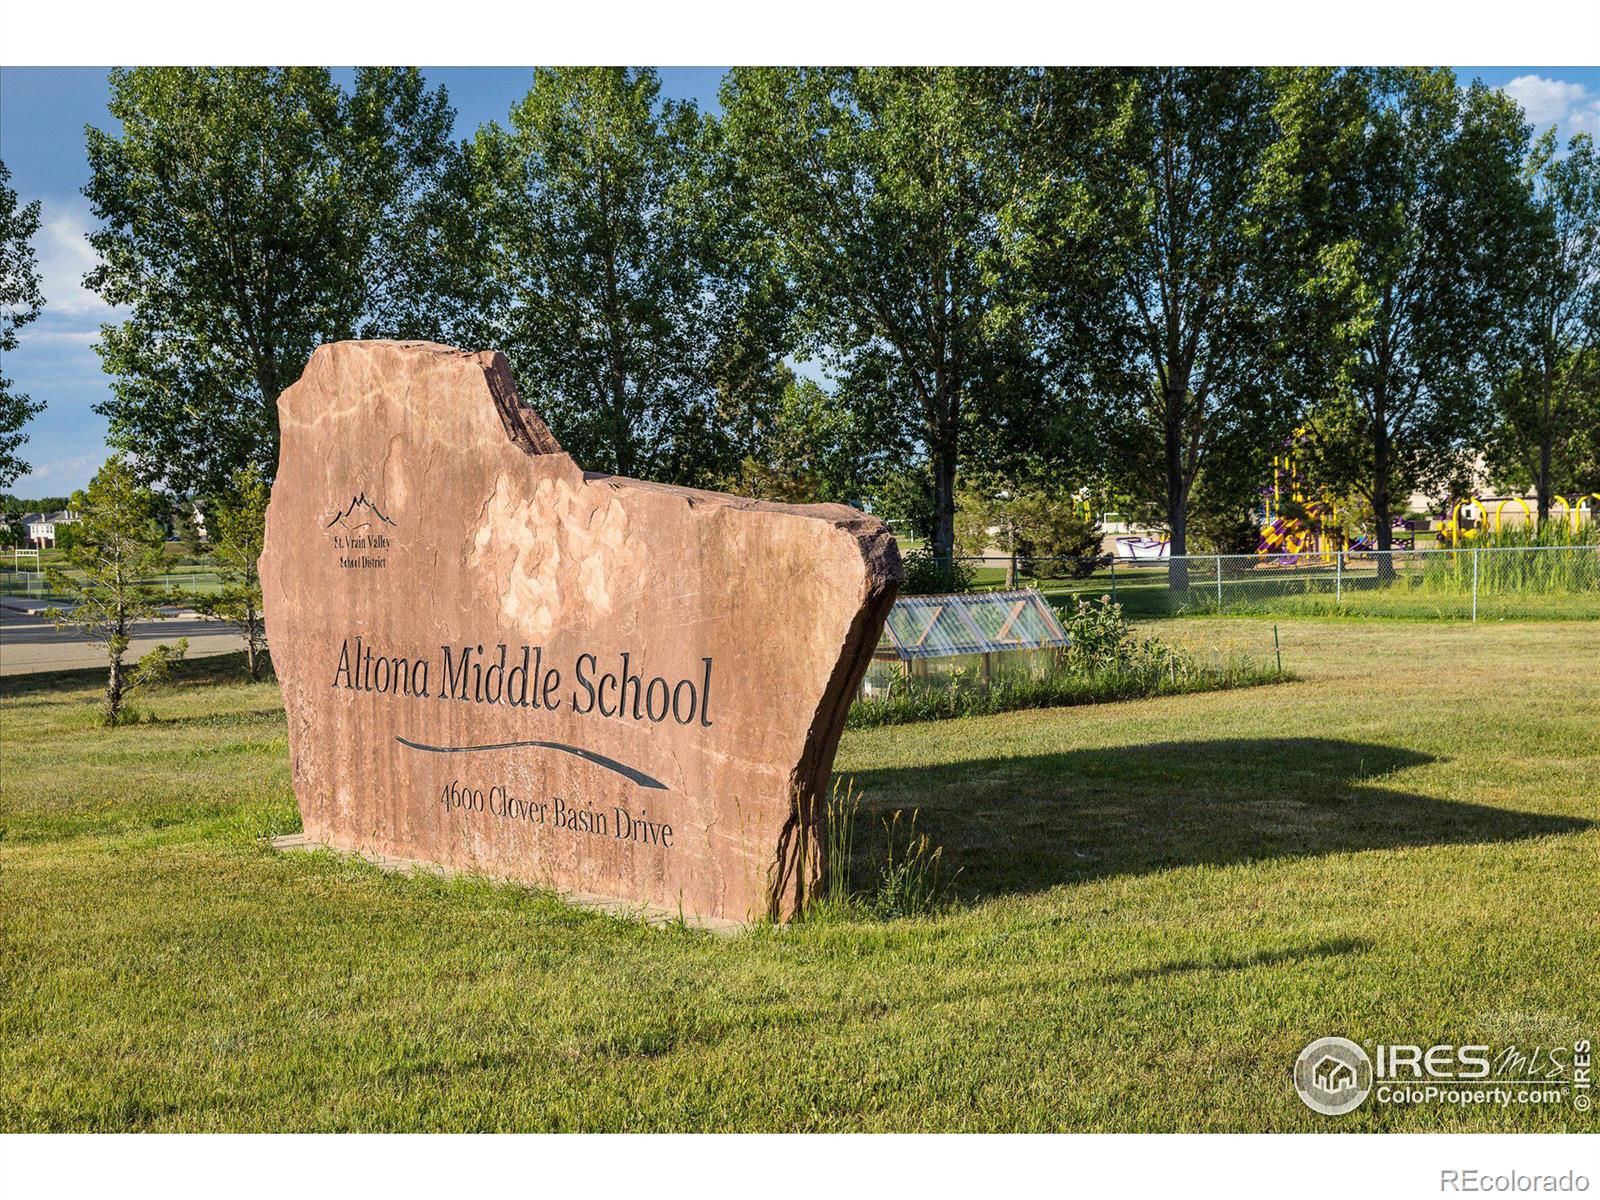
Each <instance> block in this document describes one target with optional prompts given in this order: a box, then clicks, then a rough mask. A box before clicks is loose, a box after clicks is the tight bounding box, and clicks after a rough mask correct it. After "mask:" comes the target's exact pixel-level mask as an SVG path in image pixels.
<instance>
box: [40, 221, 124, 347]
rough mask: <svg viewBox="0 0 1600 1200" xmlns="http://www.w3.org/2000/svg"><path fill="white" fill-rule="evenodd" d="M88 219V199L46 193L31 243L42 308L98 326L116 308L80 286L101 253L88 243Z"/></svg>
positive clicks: (112, 315) (113, 314) (80, 323)
mask: <svg viewBox="0 0 1600 1200" xmlns="http://www.w3.org/2000/svg"><path fill="white" fill-rule="evenodd" d="M91 222H92V218H91V215H90V212H89V206H88V204H87V203H85V202H83V201H72V200H53V199H50V198H48V197H47V198H46V199H45V200H44V201H43V220H42V221H41V223H40V226H39V233H38V237H37V240H36V241H35V243H34V248H35V250H36V251H37V253H38V255H39V275H40V277H41V280H42V286H43V288H44V306H45V311H46V312H48V313H54V314H55V315H57V316H63V317H70V318H73V320H72V324H73V325H75V326H81V327H86V328H94V327H98V326H99V324H100V322H101V321H106V320H113V319H115V317H116V315H117V312H116V310H115V309H113V308H112V307H111V306H110V305H108V304H107V303H106V302H105V301H104V300H102V299H100V297H99V296H98V295H97V294H95V293H94V292H92V291H90V290H89V289H88V288H86V287H84V286H83V276H84V273H85V272H86V271H91V270H93V269H94V268H95V267H96V266H97V265H98V264H99V262H100V256H99V255H98V254H96V253H95V249H94V247H93V246H91V245H90V244H89V237H88V233H89V227H90V224H91Z"/></svg>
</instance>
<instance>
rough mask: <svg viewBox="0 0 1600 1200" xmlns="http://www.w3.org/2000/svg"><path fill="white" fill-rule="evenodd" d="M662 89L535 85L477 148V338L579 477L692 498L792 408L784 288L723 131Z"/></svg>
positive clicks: (559, 75)
mask: <svg viewBox="0 0 1600 1200" xmlns="http://www.w3.org/2000/svg"><path fill="white" fill-rule="evenodd" d="M660 93H661V84H660V80H659V78H658V77H657V75H656V73H655V72H654V71H653V70H634V69H623V68H616V67H583V68H580V67H563V68H556V69H542V70H538V71H536V72H534V78H533V86H532V88H531V90H530V91H529V92H528V94H527V96H526V97H524V98H523V100H521V101H520V102H519V103H518V104H517V105H516V106H515V107H514V108H513V109H512V110H511V114H510V120H509V124H508V125H507V126H501V125H499V124H498V123H490V124H489V125H486V126H484V127H483V128H482V129H480V130H479V131H478V133H477V135H476V137H475V138H474V139H473V140H472V141H471V143H470V144H469V146H468V148H467V172H466V175H465V177H464V178H463V179H462V180H461V184H462V186H464V187H465V188H466V189H467V191H468V194H469V198H468V201H467V203H466V204H465V205H463V206H462V210H461V212H462V214H463V216H464V220H465V225H462V224H460V223H458V224H457V225H456V226H455V227H454V228H455V229H456V230H457V232H458V234H459V236H458V237H456V238H455V242H456V246H455V253H457V254H458V255H464V256H465V257H464V259H463V260H462V261H463V262H464V263H475V264H477V270H476V271H472V270H467V271H463V272H461V276H462V278H463V279H464V280H465V279H467V278H468V277H469V276H474V275H475V276H476V279H475V281H474V284H473V286H474V287H475V289H476V297H477V303H476V306H475V308H473V310H472V311H471V312H470V313H469V315H468V316H467V317H466V318H465V324H466V326H467V329H468V330H469V332H468V333H467V335H466V336H468V337H470V338H472V339H473V340H476V341H478V342H480V343H483V344H488V345H494V346H496V347H498V348H501V349H503V350H504V351H505V352H506V355H507V357H508V358H509V360H510V362H511V365H512V368H513V371H514V372H515V374H516V376H517V382H518V385H519V387H520V389H521V391H522V394H523V397H524V399H526V400H527V401H528V403H529V404H531V405H533V406H534V407H535V408H537V409H538V410H539V412H540V414H541V415H542V416H543V417H544V419H545V420H546V422H547V423H548V424H549V425H550V427H551V430H552V431H553V432H554V433H555V434H556V436H557V438H559V439H560V441H561V443H562V445H563V446H564V447H565V448H566V449H568V450H569V451H570V452H571V453H572V454H573V455H574V456H576V457H577V458H578V460H579V461H580V462H582V463H583V464H584V465H585V466H586V467H590V468H593V469H595V470H604V471H614V472H618V473H620V474H623V475H646V476H649V477H651V478H657V479H667V480H672V481H675V482H680V483H706V482H709V481H711V480H713V479H715V478H717V477H719V476H721V475H723V474H726V473H727V472H729V471H732V470H734V469H736V468H737V466H738V464H739V462H740V460H741V458H742V457H743V455H744V453H745V452H746V451H747V449H748V448H749V444H750V439H751V437H752V436H754V431H755V430H756V429H757V428H758V427H759V425H760V424H761V422H762V421H763V419H764V418H763V415H762V414H763V413H765V412H767V411H768V410H770V409H771V407H772V406H774V405H775V404H776V403H777V398H778V395H779V393H780V390H781V382H780V379H779V375H778V372H777V371H776V370H775V368H776V367H777V365H778V363H779V360H780V359H781V357H782V353H783V349H784V347H783V345H782V329H783V322H782V311H783V288H782V286H781V283H780V281H779V280H778V279H777V277H776V275H775V274H774V273H773V272H772V271H771V269H770V267H769V266H768V265H767V263H766V262H765V260H764V259H763V257H762V256H760V255H758V254H755V253H753V252H752V248H753V243H752V238H751V235H750V233H749V230H750V223H749V218H748V214H747V212H745V211H744V209H743V206H742V205H741V203H740V196H739V193H738V191H737V189H736V188H734V187H732V186H731V184H730V181H729V179H728V176H727V173H726V172H725V170H723V168H722V166H721V163H722V157H721V155H720V153H719V150H718V143H719V140H720V132H719V130H718V128H717V125H716V123H715V122H714V121H711V120H709V119H707V118H703V117H702V116H701V115H700V114H699V113H698V112H697V111H696V109H695V107H694V106H693V105H692V104H683V103H677V102H672V101H663V100H662V99H661V94H660Z"/></svg>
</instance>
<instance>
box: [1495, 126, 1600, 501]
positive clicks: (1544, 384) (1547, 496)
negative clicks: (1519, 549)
mask: <svg viewBox="0 0 1600 1200" xmlns="http://www.w3.org/2000/svg"><path fill="white" fill-rule="evenodd" d="M1525 178H1526V181H1527V184H1528V188H1529V193H1530V194H1529V204H1528V205H1527V207H1526V210H1525V214H1524V218H1523V223H1524V232H1525V234H1526V237H1525V240H1524V241H1523V242H1522V245H1521V247H1520V249H1521V255H1520V259H1521V261H1520V264H1519V265H1520V267H1521V272H1522V274H1521V283H1522V286H1521V287H1520V288H1519V289H1518V294H1517V302H1516V303H1515V304H1512V305H1508V306H1507V309H1506V312H1507V315H1508V316H1509V317H1510V318H1511V319H1510V320H1509V321H1508V322H1507V326H1508V328H1506V329H1505V330H1504V332H1503V336H1502V338H1501V339H1500V349H1501V353H1500V354H1499V355H1498V356H1497V357H1496V360H1495V363H1494V367H1495V370H1494V373H1493V376H1492V380H1491V386H1492V390H1493V398H1494V406H1495V413H1496V417H1497V421H1496V430H1495V433H1496V436H1495V438H1494V439H1493V442H1492V443H1491V447H1490V450H1491V453H1490V461H1491V464H1492V465H1494V466H1495V467H1497V468H1498V469H1499V471H1500V472H1501V473H1502V474H1505V475H1507V476H1509V477H1511V478H1513V479H1515V480H1517V481H1518V482H1519V483H1520V484H1522V485H1523V486H1526V485H1527V484H1530V483H1531V485H1532V486H1533V489H1534V492H1535V494H1536V495H1537V496H1538V505H1539V519H1540V520H1541V521H1543V520H1545V519H1546V518H1547V517H1549V515H1550V502H1551V499H1552V497H1553V496H1554V495H1555V494H1556V491H1557V490H1558V487H1559V488H1565V489H1568V490H1571V489H1573V488H1574V487H1575V486H1576V485H1577V484H1578V483H1579V482H1580V480H1579V478H1578V474H1579V473H1578V471H1577V470H1576V469H1575V465H1574V462H1573V457H1574V453H1573V452H1574V450H1575V449H1576V443H1577V442H1580V441H1581V439H1582V436H1583V434H1585V433H1587V432H1590V431H1592V430H1593V429H1595V428H1597V427H1600V361H1597V360H1600V157H1597V156H1596V154H1595V148H1594V140H1593V139H1592V138H1591V137H1590V136H1589V135H1588V134H1586V133H1580V134H1578V135H1576V136H1575V137H1573V138H1572V139H1571V141H1570V142H1569V143H1568V144H1567V146H1566V147H1565V152H1564V153H1562V152H1561V150H1560V148H1559V147H1558V145H1557V142H1556V136H1555V130H1554V129H1550V130H1548V131H1547V132H1546V133H1545V134H1544V135H1543V136H1542V137H1540V138H1539V139H1538V141H1537V142H1536V143H1535V144H1534V146H1533V149H1532V151H1531V152H1530V154H1529V156H1528V161H1527V166H1526V171H1525Z"/></svg>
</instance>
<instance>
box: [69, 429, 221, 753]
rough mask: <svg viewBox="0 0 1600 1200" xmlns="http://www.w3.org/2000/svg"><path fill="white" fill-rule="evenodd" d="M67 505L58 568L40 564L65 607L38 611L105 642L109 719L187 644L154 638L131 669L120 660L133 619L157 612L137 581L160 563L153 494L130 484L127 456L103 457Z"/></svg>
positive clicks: (160, 675) (153, 598)
mask: <svg viewBox="0 0 1600 1200" xmlns="http://www.w3.org/2000/svg"><path fill="white" fill-rule="evenodd" d="M72 507H73V508H74V509H76V510H77V512H78V513H79V514H80V516H81V518H82V519H81V521H80V522H79V523H78V525H77V527H76V529H75V535H76V536H75V537H74V538H73V539H72V544H71V545H70V546H68V547H67V548H66V549H65V550H64V552H63V561H64V563H65V565H66V569H65V570H63V569H62V568H60V567H49V568H46V571H45V578H46V580H47V581H48V582H49V585H50V587H51V589H52V590H53V591H55V592H57V593H59V594H61V595H63V596H65V597H67V598H68V599H69V600H70V601H71V602H72V607H71V608H51V609H48V610H47V611H46V612H45V618H46V619H47V620H50V621H54V622H55V626H56V628H57V629H64V628H66V627H67V626H68V625H72V626H75V627H77V628H78V629H81V630H82V631H83V632H84V633H86V634H88V635H89V636H90V637H91V638H94V639H95V640H96V641H98V642H100V643H101V644H102V645H104V646H105V648H106V659H107V662H108V664H109V668H110V669H109V672H108V674H107V676H106V696H105V703H104V705H103V707H102V709H101V715H102V717H103V718H104V720H105V723H106V724H107V725H116V724H118V723H119V722H120V721H121V720H122V718H123V715H124V707H125V705H126V704H127V701H128V697H129V696H131V695H133V694H134V693H135V692H137V691H140V690H141V689H144V688H148V687H150V686H152V685H154V684H157V683H159V682H161V681H162V680H163V679H165V678H166V677H167V674H168V672H169V671H170V670H171V668H172V665H173V663H175V662H178V661H179V660H181V659H182V658H183V656H184V655H185V654H186V653H187V652H188V649H189V639H188V638H181V639H179V640H178V641H177V642H175V643H173V644H172V645H170V646H169V645H161V646H157V647H156V648H155V649H154V650H152V651H150V653H149V654H146V655H145V656H144V657H143V658H141V659H140V660H139V661H138V662H137V663H136V664H135V665H134V666H133V667H132V668H131V669H129V668H127V667H125V666H124V664H123V661H122V660H123V657H124V656H125V655H126V654H127V652H128V644H129V642H130V641H131V640H132V634H131V630H132V627H133V625H134V623H135V622H137V621H146V620H150V619H152V618H159V617H161V616H163V615H164V614H163V613H162V612H161V609H160V607H159V603H158V600H157V593H156V591H155V589H154V588H152V587H151V586H150V585H149V584H147V583H145V582H144V581H145V580H146V579H147V578H148V577H149V576H151V575H153V574H155V573H156V572H157V571H159V570H160V568H161V550H162V541H163V538H162V533H161V527H160V525H158V524H157V523H156V520H155V497H154V496H153V495H151V493H150V491H149V490H148V489H147V488H142V487H140V486H138V484H137V483H136V482H135V481H134V477H133V472H132V471H131V470H130V469H129V468H128V465H127V463H126V462H124V461H123V460H122V459H121V458H112V459H110V460H108V461H107V462H106V464H105V466H103V467H101V468H100V470H99V472H98V473H97V474H96V475H95V477H94V479H93V480H92V481H91V482H90V484H89V487H88V489H87V490H86V491H82V492H77V493H75V494H74V495H73V497H72Z"/></svg>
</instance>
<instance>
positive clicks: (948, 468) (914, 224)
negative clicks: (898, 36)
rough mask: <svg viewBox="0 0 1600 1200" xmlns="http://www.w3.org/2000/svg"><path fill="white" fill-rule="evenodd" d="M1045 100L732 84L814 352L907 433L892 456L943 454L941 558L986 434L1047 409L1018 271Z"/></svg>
mask: <svg viewBox="0 0 1600 1200" xmlns="http://www.w3.org/2000/svg"><path fill="white" fill-rule="evenodd" d="M1040 89H1041V75H1040V74H1039V73H1038V72H1027V71H1020V70H1009V69H1005V70H991V69H970V68H934V67H928V68H865V67H862V68H826V69H824V68H737V69H735V70H734V71H733V72H732V73H731V74H730V75H729V77H728V78H727V79H726V80H725V82H724V85H723V93H722V102H723V110H724V114H725V115H724V118H723V125H724V130H725V135H726V139H727V146H728V149H729V152H730V154H731V155H732V156H733V158H734V159H735V161H736V162H737V169H738V172H739V175H740V178H741V181H742V183H743V186H744V188H745V189H746V191H747V193H748V195H749V197H750V200H751V203H752V205H753V207H754V210H755V212H756V215H757V217H758V219H759V222H760V225H761V228H762V229H763V230H764V232H765V234H766V237H767V238H768V239H769V244H770V246H771V249H772V252H773V254H774V255H775V257H776V260H777V262H778V263H779V265H780V266H781V268H782V270H783V272H784V274H785V277H786V278H787V279H788V280H790V282H791V284H792V286H793V289H794V293H795V298H796V305H797V308H796V312H797V322H796V324H797V330H798V333H799V337H800V346H801V349H802V351H803V352H805V353H808V354H812V355H816V356H820V357H821V358H822V359H823V360H824V361H825V362H827V363H828V365H829V367H830V368H831V369H832V370H833V371H834V372H835V373H836V374H837V375H838V376H840V377H841V379H842V381H843V383H844V384H845V387H844V389H843V392H844V394H845V395H847V396H849V395H855V396H859V397H861V398H863V399H864V400H868V401H869V402H870V403H871V405H872V406H873V407H874V408H875V409H876V410H877V411H879V412H881V413H882V414H883V415H884V419H886V420H889V421H891V422H892V423H893V424H892V426H890V427H885V428H884V429H883V433H882V444H883V445H885V446H889V445H895V444H897V443H899V442H901V441H902V440H908V441H912V442H914V443H915V444H916V445H917V446H918V447H919V449H920V452H921V453H922V454H923V455H925V456H926V460H927V462H928V464H929V467H930V471H931V476H932V491H933V508H934V512H933V520H932V541H933V551H934V553H935V555H937V556H941V557H942V556H948V555H950V554H951V553H952V552H953V549H954V538H955V496H956V474H957V471H958V469H959V466H960V463H961V460H962V457H963V455H964V454H965V453H966V451H967V449H968V448H969V446H970V445H971V435H972V429H973V427H974V425H976V424H979V423H986V422H990V421H994V420H998V419H1000V418H1001V411H1000V410H1002V409H1004V408H1007V407H1009V408H1012V409H1014V408H1015V407H1017V406H1019V405H1023V404H1027V403H1030V402H1031V403H1033V404H1035V405H1041V404H1042V403H1043V400H1044V396H1043V393H1042V392H1041V391H1039V390H1037V389H1034V390H1031V391H1030V390H1028V389H1027V388H1023V387H1017V386H1014V385H1015V384H1016V383H1017V382H1018V381H1019V380H1022V379H1024V378H1026V376H1027V372H1026V371H1021V372H1018V371H1014V370H1011V369H1010V368H1012V367H1014V366H1015V365H1016V364H1017V363H1018V362H1019V361H1026V360H1027V359H1028V357H1029V355H1028V351H1027V337H1026V323H1027V317H1028V313H1029V311H1030V298H1029V292H1028V289H1027V286H1026V279H1025V277H1024V274H1023V273H1022V272H1020V271H1016V270H1010V269H1008V267H1011V266H1014V265H1016V264H1017V262H1018V261H1019V254H1020V250H1021V247H1022V243H1023V242H1024V240H1025V238H1026V228H1027V221H1028V215H1029V214H1030V213H1031V212H1032V211H1033V206H1034V204H1035V203H1036V201H1037V199H1038V192H1039V190H1040V189H1041V188H1043V187H1044V186H1046V184H1047V182H1048V179H1049V171H1048V170H1047V169H1046V168H1045V166H1044V165H1043V164H1042V163H1040V162H1038V161H1031V160H1030V159H1029V156H1028V152H1029V149H1030V148H1033V149H1039V148H1040V143H1039V142H1038V141H1037V139H1035V138H1033V137H1031V136H1030V128H1029V124H1028V123H1029V118H1030V114H1031V112H1032V109H1033V106H1035V105H1037V104H1038V103H1039V95H1040ZM1065 165H1070V164H1065ZM1019 347H1020V348H1019Z"/></svg>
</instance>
